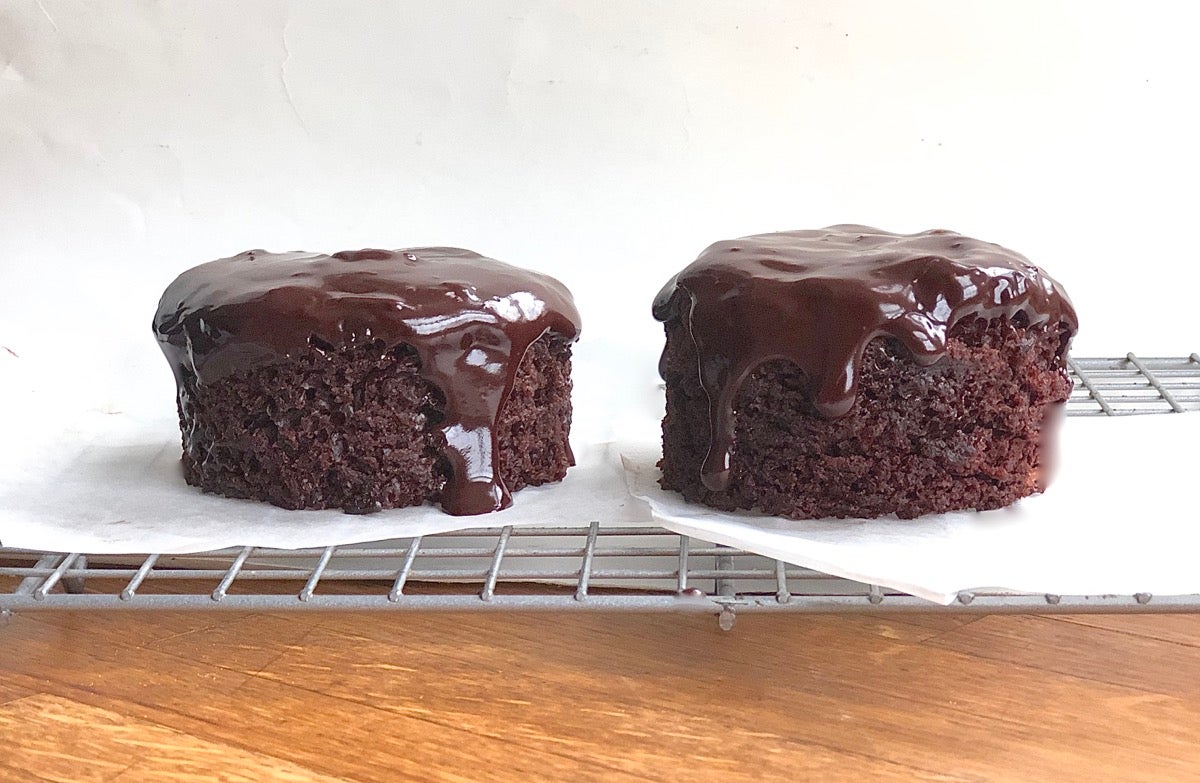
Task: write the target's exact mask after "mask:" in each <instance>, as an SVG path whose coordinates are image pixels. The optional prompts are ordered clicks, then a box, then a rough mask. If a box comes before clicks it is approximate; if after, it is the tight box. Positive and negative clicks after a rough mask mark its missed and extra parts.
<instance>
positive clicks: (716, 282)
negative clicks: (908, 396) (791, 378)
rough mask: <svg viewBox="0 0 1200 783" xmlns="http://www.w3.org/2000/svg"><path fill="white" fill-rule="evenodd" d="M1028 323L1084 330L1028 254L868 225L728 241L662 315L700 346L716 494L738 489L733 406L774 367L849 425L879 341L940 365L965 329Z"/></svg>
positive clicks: (664, 303)
mask: <svg viewBox="0 0 1200 783" xmlns="http://www.w3.org/2000/svg"><path fill="white" fill-rule="evenodd" d="M1018 312H1023V313H1024V314H1025V316H1026V317H1027V318H1028V319H1029V323H1030V325H1038V324H1043V323H1051V324H1053V323H1059V322H1061V323H1063V324H1065V325H1066V326H1067V328H1068V330H1069V332H1070V334H1074V332H1075V330H1076V329H1077V326H1078V323H1077V321H1076V317H1075V310H1074V308H1073V307H1072V306H1071V301H1070V299H1068V298H1067V295H1066V293H1065V292H1064V291H1063V290H1062V288H1061V287H1060V286H1059V285H1058V283H1056V282H1055V281H1054V280H1052V279H1051V278H1050V277H1049V276H1048V275H1046V274H1045V273H1044V272H1042V271H1041V270H1039V269H1038V268H1037V267H1035V266H1034V265H1032V264H1031V263H1030V262H1029V261H1028V260H1027V259H1026V258H1025V257H1024V256H1022V255H1020V254H1018V253H1014V252H1013V251H1011V250H1008V249H1006V248H1003V247H1001V246H999V245H994V244H992V243H990V242H982V241H980V240H977V239H971V238H969V237H965V236H962V235H961V234H956V233H954V232H952V231H943V230H936V231H924V232H921V233H919V234H893V233H890V232H887V231H880V230H879V229H875V228H868V227H867V226H856V225H840V226H831V227H829V228H825V229H821V230H818V231H788V232H783V233H777V234H760V235H757V236H750V237H743V238H742V239H734V240H727V241H723V242H717V243H716V244H714V245H711V246H710V247H709V248H708V249H707V250H705V251H704V252H703V253H702V254H701V255H700V257H699V258H698V259H696V261H695V262H694V263H692V264H691V265H690V266H688V267H687V268H685V269H684V270H683V271H681V272H680V273H679V274H678V275H676V276H675V277H674V278H673V279H672V280H671V281H670V282H669V283H667V285H666V286H665V287H664V288H663V289H662V291H661V292H660V293H659V294H658V296H657V297H656V298H655V301H654V317H655V318H657V319H658V320H660V321H670V320H672V319H675V318H678V319H679V320H680V323H681V324H682V327H683V329H684V332H685V334H687V335H688V336H689V337H690V339H691V340H693V341H694V343H695V346H696V352H697V355H698V356H699V367H698V371H699V377H700V383H701V385H702V386H703V388H704V390H705V392H706V393H707V394H708V399H709V417H710V424H711V428H710V433H711V435H710V441H709V451H708V456H707V457H706V459H705V461H704V467H703V469H702V478H703V481H704V484H705V486H707V487H708V488H709V489H711V490H714V491H721V490H723V489H725V488H726V487H727V486H728V482H729V475H730V459H731V450H732V447H733V427H734V411H733V403H734V400H735V399H736V397H737V393H738V390H739V388H740V387H741V384H742V382H743V381H744V380H745V379H746V378H747V376H749V374H750V373H751V372H752V371H753V370H754V369H755V368H756V367H758V366H759V365H760V364H762V363H763V362H767V361H770V360H773V359H785V360H789V361H792V362H794V363H795V364H796V365H798V366H799V367H800V369H801V370H802V371H803V372H804V374H805V376H806V378H807V379H808V382H809V394H810V396H811V399H812V401H813V404H814V406H815V408H816V410H817V412H818V413H820V414H821V415H823V416H826V417H829V418H836V417H839V416H844V415H846V414H847V413H849V412H850V410H851V408H852V407H853V405H854V400H855V393H856V390H857V372H858V367H859V365H860V364H861V361H862V355H863V351H864V349H865V348H866V346H867V343H869V342H870V341H871V340H872V339H874V338H876V337H893V338H895V339H896V340H898V341H899V342H900V343H901V344H903V345H904V346H905V347H906V348H907V349H908V350H909V351H910V352H911V353H912V356H913V359H914V360H915V361H917V362H918V363H920V364H922V365H930V364H933V363H934V362H936V361H937V360H938V359H940V358H941V357H942V356H943V355H944V354H945V352H946V336H947V334H948V332H949V331H950V329H951V328H953V326H954V325H955V324H956V323H957V322H958V321H959V320H961V319H963V318H966V317H970V316H981V317H984V318H996V317H999V316H1008V317H1009V318H1012V317H1013V316H1015V315H1016V314H1017V313H1018Z"/></svg>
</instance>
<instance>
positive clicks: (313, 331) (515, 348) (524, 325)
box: [154, 247, 580, 514]
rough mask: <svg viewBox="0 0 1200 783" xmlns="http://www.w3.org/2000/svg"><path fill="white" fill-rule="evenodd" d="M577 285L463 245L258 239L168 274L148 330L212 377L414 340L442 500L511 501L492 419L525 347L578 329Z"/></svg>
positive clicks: (476, 508)
mask: <svg viewBox="0 0 1200 783" xmlns="http://www.w3.org/2000/svg"><path fill="white" fill-rule="evenodd" d="M579 327H580V321H579V313H578V311H577V310H576V309H575V303H574V301H573V299H572V297H571V294H570V292H569V291H568V290H567V289H566V287H565V286H563V284H562V283H560V282H558V281H557V280H555V279H554V278H552V277H549V276H547V275H543V274H539V273H537V272H531V271H528V270H525V269H520V268H518V267H515V266H510V265H508V264H505V263H501V262H500V261H496V260H494V259H491V258H486V257H484V256H481V255H479V254H478V253H473V252H471V251H469V250H462V249H459V248H450V247H422V248H409V249H406V250H356V251H343V252H340V253H334V254H333V255H331V256H327V255H322V254H317V253H268V252H266V251H262V250H251V251H248V252H245V253H241V254H239V255H236V256H233V257H231V258H224V259H221V260H219V261H213V262H210V263H207V264H201V265H200V266H197V267H194V268H192V269H189V270H187V271H186V272H184V273H183V274H181V275H180V276H179V277H178V278H176V280H175V281H174V282H173V283H171V285H170V286H168V287H167V290H166V291H165V292H164V293H163V296H162V300H161V301H160V303H159V306H158V312H157V313H156V314H155V317H154V332H155V334H156V336H157V337H158V340H159V345H160V346H161V347H162V350H163V353H164V354H166V356H167V360H168V361H169V362H170V363H171V366H172V369H173V370H174V372H175V376H176V381H177V382H178V383H179V384H180V388H182V383H183V379H184V377H185V376H186V375H188V374H191V375H192V376H193V377H194V378H195V379H196V382H197V383H198V384H201V385H203V384H206V383H212V382H214V381H216V380H219V379H221V378H223V377H226V376H228V375H230V374H233V373H237V372H239V371H242V370H246V369H250V368H255V367H259V366H264V365H268V364H272V363H275V362H278V361H282V360H286V359H288V358H289V357H293V356H298V355H301V354H305V353H309V352H311V351H314V350H315V351H317V352H319V353H321V354H324V355H327V356H329V357H330V358H332V357H333V356H334V354H335V353H336V352H337V351H339V350H341V349H347V348H353V347H355V346H360V345H366V344H370V343H373V342H375V341H380V342H382V343H383V345H385V346H386V347H387V348H388V349H391V348H393V347H395V346H396V345H399V344H402V343H403V344H406V345H410V346H412V347H413V348H414V349H415V350H416V351H417V353H418V355H419V356H420V359H421V374H422V376H424V377H425V378H426V379H427V380H429V381H430V382H431V383H433V384H434V385H435V386H437V387H438V388H439V389H440V390H441V391H442V393H443V394H445V396H446V418H445V420H444V421H443V422H442V430H443V432H444V433H445V435H446V441H447V451H446V456H447V457H448V458H449V459H450V462H451V465H452V468H453V471H454V473H453V476H452V478H451V480H450V481H448V482H447V485H446V488H445V490H444V492H443V499H442V505H443V507H445V508H446V510H448V511H450V512H451V513H455V514H476V513H483V512H486V511H494V510H498V509H500V508H505V507H507V506H508V505H509V504H510V503H511V499H510V498H509V496H508V490H507V489H506V488H505V487H504V484H503V482H502V481H501V480H500V477H499V473H498V466H497V465H496V464H495V460H494V459H493V455H494V454H496V453H498V451H497V447H496V440H495V428H496V422H497V421H498V418H499V415H500V412H501V410H502V408H503V405H504V402H505V401H506V400H507V398H508V395H509V393H510V392H511V390H512V385H513V380H514V378H515V375H516V371H517V366H518V365H519V364H520V362H521V359H522V358H523V357H524V355H525V351H526V350H527V349H528V347H529V346H530V345H532V344H533V342H534V341H536V340H538V339H539V338H540V337H542V335H544V334H546V333H547V332H552V333H554V334H556V335H558V336H560V337H561V338H563V339H566V340H575V339H576V338H578V336H579Z"/></svg>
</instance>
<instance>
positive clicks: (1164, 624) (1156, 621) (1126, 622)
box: [1052, 614, 1200, 647]
mask: <svg viewBox="0 0 1200 783" xmlns="http://www.w3.org/2000/svg"><path fill="white" fill-rule="evenodd" d="M1052 619H1054V620H1057V621H1059V622H1065V623H1074V624H1076V625H1082V626H1086V627H1088V628H1103V629H1104V630H1107V631H1116V632H1117V633H1127V634H1130V635H1133V636H1144V637H1145V638H1147V639H1157V640H1159V641H1163V642H1174V643H1175V644H1183V645H1187V646H1188V647H1200V617H1198V616H1192V615H1168V614H1142V615H1132V614H1080V615H1055V616H1054V617H1053V618H1052Z"/></svg>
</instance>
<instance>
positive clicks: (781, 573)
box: [0, 353, 1200, 628]
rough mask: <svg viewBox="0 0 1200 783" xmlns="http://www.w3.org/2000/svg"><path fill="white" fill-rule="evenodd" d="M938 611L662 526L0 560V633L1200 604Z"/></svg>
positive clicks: (1184, 375)
mask: <svg viewBox="0 0 1200 783" xmlns="http://www.w3.org/2000/svg"><path fill="white" fill-rule="evenodd" d="M1069 371H1070V374H1071V376H1072V379H1073V381H1074V382H1075V392H1074V393H1073V394H1072V395H1071V399H1070V400H1069V401H1068V402H1067V405H1066V409H1067V414H1068V415H1071V416H1089V415H1102V416H1103V415H1108V416H1121V415H1132V414H1149V413H1181V412H1185V411H1194V410H1200V355H1198V354H1195V353H1193V354H1191V355H1190V356H1187V357H1182V358H1143V357H1139V356H1136V355H1134V354H1132V353H1130V354H1127V355H1126V356H1125V357H1123V358H1114V359H1089V358H1083V359H1072V360H1070V362H1069ZM957 599H958V600H956V601H954V602H953V603H952V604H951V605H950V606H946V607H943V606H939V605H937V604H933V603H931V602H929V601H925V600H922V599H920V598H916V597H914V596H911V595H907V594H904V593H902V592H899V591H896V590H892V589H889V588H886V587H883V586H881V585H871V584H863V583H859V582H854V581H850V580H847V579H840V578H837V577H834V576H830V575H828V574H824V573H821V572H819V571H814V570H812V569H809V568H803V567H800V566H795V565H792V564H789V563H785V562H783V561H780V560H774V559H771V558H768V557H764V556H761V555H756V554H753V553H750V552H745V551H741V550H738V549H733V548H730V547H725V546H721V545H719V544H713V543H710V542H707V541H703V540H700V539H695V538H690V537H688V536H681V535H678V534H675V533H672V532H670V531H667V530H665V529H662V528H658V527H652V526H642V527H609V526H605V525H604V524H603V523H602V522H600V521H593V522H591V523H590V524H587V525H579V526H565V525H564V526H556V527H544V528H514V527H511V526H508V527H500V528H480V529H475V530H469V531H461V532H456V533H445V534H437V535H427V536H422V537H416V538H412V539H401V540H394V541H384V542H376V543H372V544H354V545H348V546H328V547H321V548H312V549H300V550H274V549H267V548H262V547H236V548H229V549H222V550H216V551H211V552H202V553H197V554H187V555H172V554H164V553H158V554H149V555H123V556H122V555H96V554H89V553H82V552H66V553H51V552H38V551H29V550H21V549H11V548H10V549H5V548H0V621H2V620H3V619H4V618H6V617H8V616H10V615H11V612H12V611H16V610H30V609H37V610H53V609H59V610H64V609H109V608H122V609H147V610H151V609H222V610H240V611H247V610H251V611H259V610H271V611H279V610H332V609H385V610H417V611H421V610H426V611H436V610H443V611H444V610H468V609H470V610H493V611H494V610H522V611H532V610H556V611H577V610H592V609H607V610H637V611H648V612H658V611H664V612H665V611H679V612H712V613H717V614H718V615H719V617H720V619H721V624H722V627H723V628H728V627H731V626H732V623H733V618H734V613H735V612H737V613H741V612H780V611H787V612H843V611H864V612H879V611H900V612H904V611H950V612H972V613H997V612H1039V613H1054V612H1072V613H1077V612H1194V611H1200V595H1173V596H1156V595H1151V594H1149V593H1136V594H1133V595H1099V596H1084V595H1079V596H1069V595H1052V594H1044V595H1042V594H1025V593H1010V592H1003V591H970V592H963V593H960V594H959V595H958V596H957Z"/></svg>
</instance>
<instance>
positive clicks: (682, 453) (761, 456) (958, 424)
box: [660, 317, 1071, 519]
mask: <svg viewBox="0 0 1200 783" xmlns="http://www.w3.org/2000/svg"><path fill="white" fill-rule="evenodd" d="M1024 320H1025V319H1023V318H1020V317H1018V318H1015V319H1014V321H1016V323H1015V324H1014V323H1012V322H1009V321H1008V319H1007V318H998V319H995V320H993V321H991V322H989V321H986V320H983V319H973V320H971V321H969V322H963V323H960V324H959V325H958V326H957V327H956V328H955V329H954V330H953V331H952V333H951V335H950V339H949V343H948V346H947V355H946V356H945V357H944V358H943V359H941V360H940V361H938V362H937V363H936V364H934V365H932V366H930V367H922V366H920V365H918V364H917V363H916V362H914V361H913V360H912V357H911V356H910V355H908V352H907V351H906V350H905V349H904V348H903V347H902V346H901V345H899V344H898V343H897V342H896V341H895V340H890V339H887V338H877V339H875V340H872V341H871V342H870V343H869V344H868V346H867V349H866V353H865V356H864V358H863V365H862V369H861V376H860V380H859V388H858V399H857V401H856V403H855V405H854V407H853V408H852V409H851V411H850V413H848V414H847V415H845V416H843V417H841V418H836V419H829V418H825V417H823V416H821V415H819V414H818V413H817V412H816V410H815V409H814V408H813V405H812V402H811V400H810V398H809V395H808V393H807V391H806V389H807V387H808V382H807V379H806V378H805V377H804V376H803V373H801V372H800V370H799V369H798V368H797V367H796V365H794V364H791V363H789V362H786V361H778V360H777V361H773V362H768V363H765V364H763V365H761V366H760V367H759V368H758V369H757V370H755V371H754V372H753V373H752V374H751V376H750V378H749V379H747V381H746V382H745V383H744V384H743V386H742V388H741V390H740V391H739V393H738V395H737V401H736V403H735V407H736V410H737V414H736V416H737V417H736V425H735V430H734V443H735V445H734V450H733V460H732V466H733V469H732V476H731V478H730V481H729V487H728V489H726V490H724V491H720V492H717V491H713V490H710V489H708V488H707V487H706V486H704V483H703V482H702V481H701V478H700V473H701V466H702V463H703V461H704V456H705V454H706V453H707V450H708V441H709V424H708V397H707V395H706V394H705V393H704V390H703V389H702V388H700V384H699V381H698V380H697V377H696V370H695V368H696V355H695V348H694V346H693V345H692V344H691V341H690V340H688V339H686V338H684V337H682V336H681V332H680V330H679V328H678V327H677V326H676V327H675V328H672V327H671V326H670V325H668V327H667V349H666V352H665V354H664V356H663V363H662V371H663V377H664V379H665V380H666V386H667V414H666V417H665V419H664V420H663V454H664V458H663V460H662V462H660V465H661V467H662V470H663V474H662V479H661V483H662V486H663V487H665V488H667V489H673V490H677V491H679V492H680V493H682V494H683V496H684V497H685V498H686V499H688V500H690V501H693V502H698V503H703V504H705V505H708V506H712V507H714V508H718V509H722V510H734V509H757V510H760V511H762V512H764V513H767V514H773V515H776V516H782V517H790V518H793V519H811V518H822V517H877V516H883V515H886V514H892V513H894V514H896V515H897V516H899V517H901V518H912V517H916V516H920V515H921V514H930V513H938V512H944V511H952V510H956V509H966V508H975V509H979V510H984V509H992V508H1000V507H1003V506H1006V505H1009V504H1010V503H1013V502H1014V501H1016V500H1018V499H1020V498H1022V497H1025V496H1026V495H1030V494H1033V493H1034V492H1040V491H1041V490H1042V489H1043V488H1044V486H1045V482H1046V479H1047V471H1048V470H1049V469H1050V467H1051V466H1050V465H1049V464H1048V462H1049V461H1050V459H1051V457H1050V449H1051V447H1052V440H1053V438H1052V435H1053V432H1052V430H1053V428H1054V426H1055V421H1054V419H1055V417H1056V416H1057V415H1058V412H1057V411H1052V410H1048V408H1050V407H1052V406H1053V404H1054V403H1058V402H1062V401H1064V400H1065V399H1066V398H1067V396H1068V395H1069V394H1070V391H1071V384H1070V381H1069V380H1068V379H1067V377H1066V374H1065V373H1064V372H1062V371H1060V370H1059V369H1058V367H1059V365H1060V364H1061V356H1060V351H1061V350H1062V342H1063V334H1062V331H1061V328H1060V327H1058V326H1057V325H1056V326H1055V328H1053V329H1047V328H1045V327H1035V328H1030V327H1028V326H1021V325H1020V324H1021V323H1022V322H1023V321H1024Z"/></svg>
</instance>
